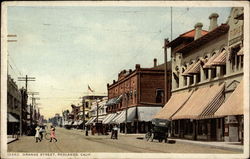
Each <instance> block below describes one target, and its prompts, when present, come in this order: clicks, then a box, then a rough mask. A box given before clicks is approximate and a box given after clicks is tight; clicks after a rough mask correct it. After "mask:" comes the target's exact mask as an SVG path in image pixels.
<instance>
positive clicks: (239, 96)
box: [214, 80, 244, 116]
mask: <svg viewBox="0 0 250 159" xmlns="http://www.w3.org/2000/svg"><path fill="white" fill-rule="evenodd" d="M243 99H244V97H243V80H242V81H241V82H240V84H239V85H238V86H237V88H236V89H235V90H234V91H233V93H232V94H231V95H230V96H229V98H228V99H227V100H226V102H225V103H224V104H222V105H221V107H220V108H219V109H218V110H217V111H216V112H215V114H214V116H228V115H243V114H244V109H243Z"/></svg>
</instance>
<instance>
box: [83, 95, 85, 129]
mask: <svg viewBox="0 0 250 159" xmlns="http://www.w3.org/2000/svg"><path fill="white" fill-rule="evenodd" d="M82 113H83V114H82V121H83V123H82V124H83V130H85V99H84V97H82Z"/></svg>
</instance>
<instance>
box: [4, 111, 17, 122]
mask: <svg viewBox="0 0 250 159" xmlns="http://www.w3.org/2000/svg"><path fill="white" fill-rule="evenodd" d="M7 121H8V122H10V123H18V122H19V120H18V119H17V118H15V117H14V116H13V115H11V114H10V113H8V117H7Z"/></svg>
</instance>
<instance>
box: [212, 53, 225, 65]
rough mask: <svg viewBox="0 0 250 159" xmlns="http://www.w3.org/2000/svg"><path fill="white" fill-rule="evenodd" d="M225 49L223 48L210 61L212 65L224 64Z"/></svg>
mask: <svg viewBox="0 0 250 159" xmlns="http://www.w3.org/2000/svg"><path fill="white" fill-rule="evenodd" d="M227 53H228V52H227V51H226V50H223V51H222V52H221V53H220V54H219V55H218V56H217V57H216V58H215V59H214V60H213V61H212V62H211V64H212V65H215V66H216V65H226V60H227Z"/></svg>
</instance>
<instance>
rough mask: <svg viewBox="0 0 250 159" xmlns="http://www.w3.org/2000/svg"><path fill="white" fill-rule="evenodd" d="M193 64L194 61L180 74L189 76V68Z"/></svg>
mask: <svg viewBox="0 0 250 159" xmlns="http://www.w3.org/2000/svg"><path fill="white" fill-rule="evenodd" d="M194 65H195V63H192V64H191V65H189V66H187V69H186V70H185V71H184V72H183V73H182V74H181V75H182V76H190V74H189V73H188V72H189V70H190V69H192V67H193V66H194Z"/></svg>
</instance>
